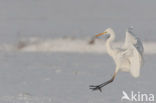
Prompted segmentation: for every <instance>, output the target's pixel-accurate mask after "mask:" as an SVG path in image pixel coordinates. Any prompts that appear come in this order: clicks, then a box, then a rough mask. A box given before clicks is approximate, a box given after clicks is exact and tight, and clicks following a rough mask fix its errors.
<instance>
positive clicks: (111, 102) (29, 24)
mask: <svg viewBox="0 0 156 103" xmlns="http://www.w3.org/2000/svg"><path fill="white" fill-rule="evenodd" d="M155 5H156V1H155V0H0V103H66V102H67V103H105V102H108V103H121V100H120V99H121V97H122V91H125V92H126V93H127V94H128V95H131V94H130V93H131V91H134V93H138V92H139V93H151V94H154V95H155V94H156V83H155V80H154V78H155V73H156V69H155V68H156V63H155V61H156V43H155V40H156V36H155V35H156V34H155V30H156V13H155V10H156V6H155ZM130 26H134V32H135V33H136V34H137V36H138V37H139V38H140V39H141V40H142V41H143V43H144V47H145V55H144V59H145V62H144V66H143V67H142V68H141V76H140V77H139V78H137V79H135V78H133V77H132V76H131V75H130V73H123V72H119V73H118V75H117V77H116V79H115V81H114V82H113V83H112V84H110V85H108V86H106V87H104V88H103V92H102V93H100V92H98V91H94V92H93V91H91V90H90V89H89V85H97V84H100V83H102V82H104V81H107V80H108V79H110V78H111V77H112V74H113V72H114V68H115V64H114V62H113V60H112V58H110V57H109V56H108V55H107V54H106V50H105V46H104V45H105V41H102V40H97V41H96V43H95V44H94V45H89V44H88V42H89V40H90V39H91V38H92V37H93V36H94V35H95V34H96V32H99V33H100V32H103V31H104V30H105V29H107V28H109V27H111V28H113V29H114V31H115V33H116V41H117V43H116V45H120V44H121V42H119V41H124V38H125V31H126V30H127V28H128V27H130Z"/></svg>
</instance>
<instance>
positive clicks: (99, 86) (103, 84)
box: [90, 74, 115, 92]
mask: <svg viewBox="0 0 156 103" xmlns="http://www.w3.org/2000/svg"><path fill="white" fill-rule="evenodd" d="M114 78H115V74H114V75H113V77H112V78H111V79H110V80H108V81H106V82H104V83H102V84H100V85H90V89H92V90H99V91H100V92H102V89H101V88H102V87H104V86H106V85H107V84H109V83H111V82H113V80H114Z"/></svg>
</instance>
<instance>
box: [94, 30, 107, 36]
mask: <svg viewBox="0 0 156 103" xmlns="http://www.w3.org/2000/svg"><path fill="white" fill-rule="evenodd" d="M104 34H107V32H106V31H105V32H103V33H99V34H97V35H96V37H99V36H101V35H104Z"/></svg>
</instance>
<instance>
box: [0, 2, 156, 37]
mask: <svg viewBox="0 0 156 103" xmlns="http://www.w3.org/2000/svg"><path fill="white" fill-rule="evenodd" d="M155 4H156V1H155V0H0V37H1V38H7V37H8V36H9V37H10V38H15V36H18V35H21V36H63V35H67V36H68V35H70V36H71V35H72V36H78V37H79V36H81V37H83V36H92V35H94V33H95V32H102V31H104V29H106V28H108V27H112V28H114V30H115V31H116V32H117V33H118V35H119V36H121V37H123V36H124V32H125V30H126V28H128V26H130V25H133V26H134V27H135V29H136V32H137V33H139V36H141V37H142V38H146V40H151V39H152V40H155V39H156V37H155V36H154V33H155V30H156V13H155V10H156V6H155ZM147 33H148V35H151V36H145V34H146V35H147Z"/></svg>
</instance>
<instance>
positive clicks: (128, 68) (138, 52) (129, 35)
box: [90, 27, 144, 91]
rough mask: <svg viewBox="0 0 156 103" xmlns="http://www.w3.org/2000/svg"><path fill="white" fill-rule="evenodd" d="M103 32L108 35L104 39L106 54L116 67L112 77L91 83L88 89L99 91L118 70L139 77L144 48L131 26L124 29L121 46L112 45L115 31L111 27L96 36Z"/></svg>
mask: <svg viewBox="0 0 156 103" xmlns="http://www.w3.org/2000/svg"><path fill="white" fill-rule="evenodd" d="M104 34H106V35H109V38H107V40H106V49H107V52H108V54H109V55H110V56H111V57H112V58H113V60H114V62H115V64H116V69H115V72H114V75H113V77H112V78H111V79H110V80H108V81H107V82H105V83H102V84H100V85H97V86H94V85H91V86H90V89H92V90H100V91H101V88H102V87H103V86H105V85H107V84H109V83H111V82H112V81H113V80H114V78H115V76H116V74H117V72H118V71H119V70H121V71H125V72H130V73H131V75H132V76H133V77H135V78H137V77H139V75H140V68H141V66H142V64H143V52H144V48H143V45H142V42H141V40H140V39H139V38H138V37H136V35H135V34H134V33H133V29H132V27H131V28H128V30H127V31H126V37H125V43H124V45H123V46H122V48H114V47H112V42H113V41H114V39H115V33H114V31H113V30H112V29H111V28H108V29H106V30H105V31H104V32H103V33H100V34H98V35H96V37H98V36H101V35H104Z"/></svg>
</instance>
